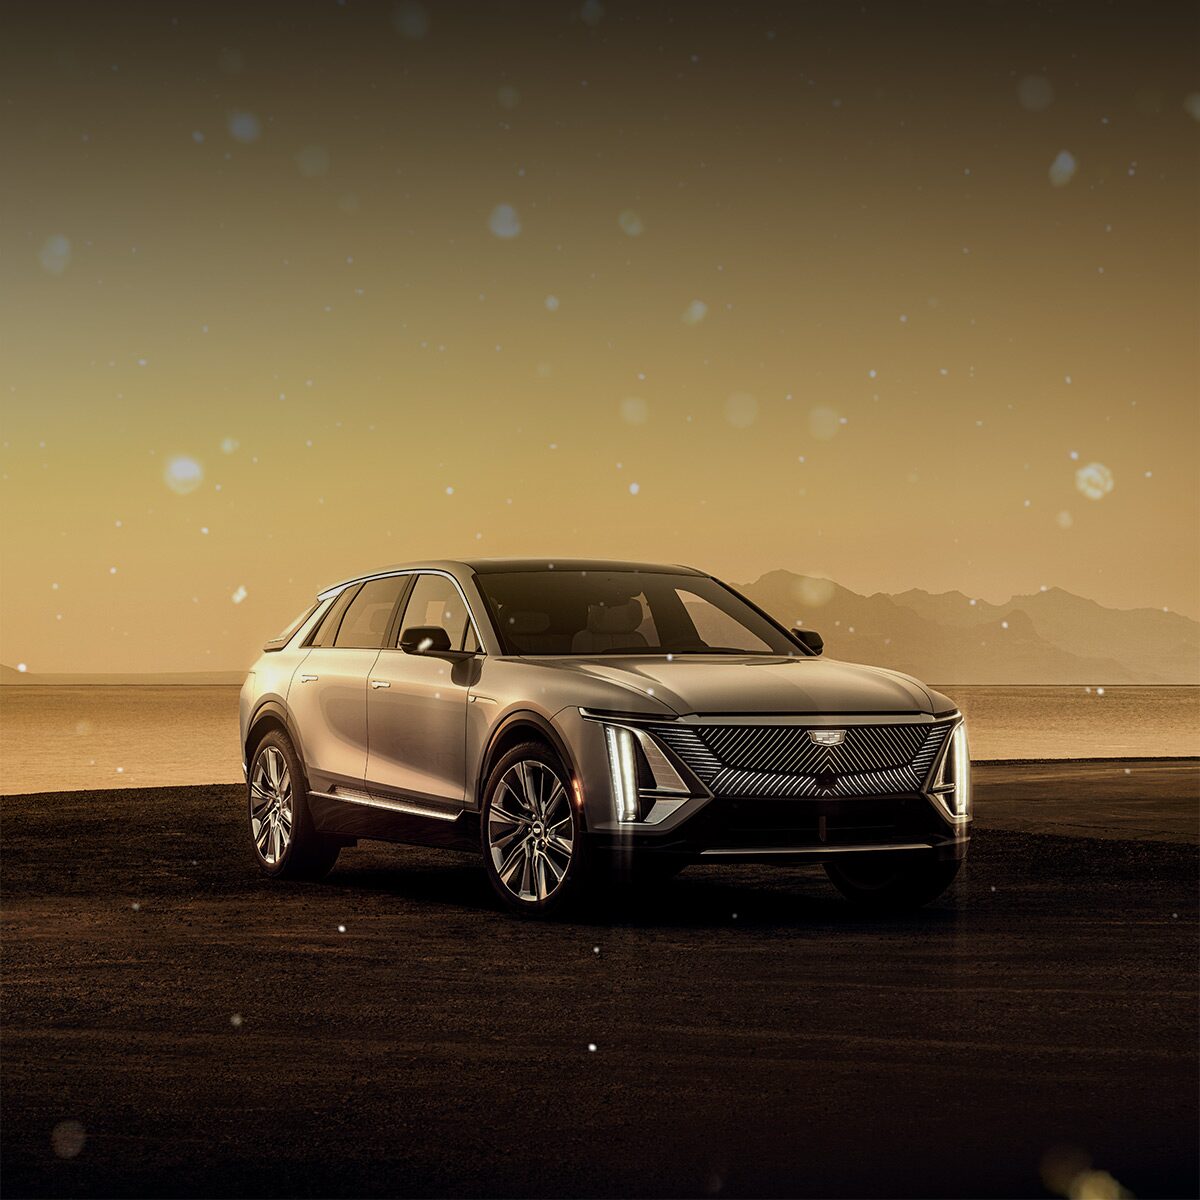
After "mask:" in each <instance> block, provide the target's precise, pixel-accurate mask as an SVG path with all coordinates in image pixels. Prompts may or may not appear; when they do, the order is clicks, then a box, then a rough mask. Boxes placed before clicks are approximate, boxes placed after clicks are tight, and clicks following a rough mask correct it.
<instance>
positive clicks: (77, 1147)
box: [50, 1121, 87, 1158]
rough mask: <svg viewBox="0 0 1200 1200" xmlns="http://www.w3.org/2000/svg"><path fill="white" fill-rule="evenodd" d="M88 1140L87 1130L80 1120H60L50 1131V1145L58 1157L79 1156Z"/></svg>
mask: <svg viewBox="0 0 1200 1200" xmlns="http://www.w3.org/2000/svg"><path fill="white" fill-rule="evenodd" d="M86 1141H87V1130H86V1129H84V1127H83V1126H82V1125H81V1124H80V1123H79V1122H78V1121H59V1123H58V1124H57V1125H55V1127H54V1129H53V1130H52V1131H51V1133H50V1145H51V1146H52V1147H53V1148H54V1153H55V1155H56V1156H57V1157H58V1158H78V1157H79V1155H80V1153H81V1152H82V1150H83V1147H84V1143H85V1142H86Z"/></svg>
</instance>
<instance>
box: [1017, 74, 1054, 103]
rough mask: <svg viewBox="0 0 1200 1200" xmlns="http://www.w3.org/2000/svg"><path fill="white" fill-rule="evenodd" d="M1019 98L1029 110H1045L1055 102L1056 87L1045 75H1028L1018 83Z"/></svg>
mask: <svg viewBox="0 0 1200 1200" xmlns="http://www.w3.org/2000/svg"><path fill="white" fill-rule="evenodd" d="M1017 99H1018V100H1019V101H1020V102H1021V107H1022V108H1024V109H1027V110H1028V111H1029V112H1044V111H1045V110H1046V109H1048V108H1049V107H1050V105H1052V104H1053V103H1054V88H1053V86H1052V85H1051V83H1050V80H1048V79H1047V78H1046V77H1045V75H1026V76H1025V78H1024V79H1022V80H1021V82H1020V83H1018V84H1017Z"/></svg>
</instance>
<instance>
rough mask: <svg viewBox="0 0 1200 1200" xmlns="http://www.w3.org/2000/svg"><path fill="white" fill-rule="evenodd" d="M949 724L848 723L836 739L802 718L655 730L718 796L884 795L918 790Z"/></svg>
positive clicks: (947, 731)
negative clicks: (824, 738) (828, 741)
mask: <svg viewBox="0 0 1200 1200" xmlns="http://www.w3.org/2000/svg"><path fill="white" fill-rule="evenodd" d="M822 728H827V727H822ZM950 729H951V723H950V722H943V723H942V724H939V725H848V726H847V727H846V737H845V740H844V741H843V742H842V744H841V745H840V746H818V745H815V744H814V743H813V741H812V739H811V738H810V737H809V736H808V728H807V727H805V726H799V725H698V726H697V725H693V726H677V725H659V726H655V728H654V735H655V736H656V737H658V738H660V739H661V740H662V741H663V742H664V743H665V744H666V745H667V746H669V747H670V748H671V749H672V750H673V751H674V752H675V753H676V754H677V755H678V756H679V757H680V758H681V759H682V760H683V761H684V762H685V763H686V764H687V765H688V766H689V767H690V768H691V769H692V770H693V771H694V772H695V773H696V775H697V776H698V777H699V779H700V781H701V782H702V783H703V784H704V785H705V786H706V787H708V788H709V789H710V790H711V791H712V792H714V793H715V794H716V795H718V796H801V797H803V796H886V795H897V794H903V793H906V792H917V791H920V790H921V788H922V787H923V786H924V784H925V780H926V777H927V776H928V774H929V769H930V767H932V766H933V763H934V760H935V758H936V757H937V754H938V751H939V750H941V748H942V746H943V745H944V744H945V741H946V738H947V737H948V736H949V733H950Z"/></svg>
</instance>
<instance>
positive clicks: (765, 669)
mask: <svg viewBox="0 0 1200 1200" xmlns="http://www.w3.org/2000/svg"><path fill="white" fill-rule="evenodd" d="M539 566H540V568H541V569H545V567H546V564H545V563H544V562H542V563H537V562H533V561H529V562H525V561H523V562H516V561H507V562H505V561H501V560H491V561H477V562H473V563H465V562H457V561H430V562H422V563H409V564H403V565H400V566H395V567H390V568H385V569H382V570H380V571H376V572H372V573H371V575H370V576H363V577H359V578H375V577H378V576H382V575H393V574H404V575H411V574H415V573H420V572H426V571H429V572H436V573H438V574H440V575H443V576H448V577H449V578H450V579H452V580H453V581H454V582H455V583H456V584H457V587H458V588H459V589H460V590H461V593H462V596H463V598H464V599H465V601H466V604H467V607H468V609H469V611H470V613H471V616H472V619H473V621H474V625H475V629H476V633H477V636H478V640H479V644H480V647H481V651H480V652H479V653H478V654H476V655H473V656H464V655H457V656H453V655H449V656H440V655H437V654H429V655H419V654H409V653H406V652H404V651H401V650H398V649H383V650H377V651H376V650H369V651H364V650H344V649H321V648H313V649H309V648H306V647H305V645H304V643H305V642H306V640H307V639H308V638H309V636H310V635H311V634H312V632H313V630H314V629H315V628H316V627H317V626H318V623H319V621H320V620H321V617H322V615H323V614H324V613H325V612H326V611H327V610H328V608H329V605H330V604H332V603H333V602H334V601H335V600H336V597H337V596H338V595H339V594H340V593H341V591H342V590H343V589H344V588H345V587H347V586H350V585H352V584H353V583H355V582H357V580H347V581H345V582H344V583H342V584H338V585H336V586H335V587H333V588H330V589H328V590H327V591H326V592H323V593H322V594H321V596H322V600H323V603H322V605H321V607H320V608H319V609H318V610H317V611H316V612H315V613H314V614H313V615H312V616H311V617H310V618H309V620H308V621H307V622H305V623H304V625H303V626H302V627H301V628H300V629H299V630H298V631H297V632H296V634H295V635H294V636H293V637H292V638H291V639H290V640H289V642H288V643H287V645H286V646H285V647H284V648H283V649H281V650H272V651H270V652H264V653H263V654H262V655H261V656H260V658H259V659H258V661H257V662H256V663H255V665H254V668H253V669H252V671H251V673H250V675H249V676H248V678H247V680H246V683H245V686H244V687H243V689H242V695H241V703H240V715H241V741H242V747H243V755H244V761H245V757H246V754H247V752H248V751H249V750H250V749H252V747H253V745H254V743H255V741H256V739H257V737H258V736H260V734H261V730H262V729H263V728H264V727H265V726H264V722H268V723H269V722H271V721H275V722H279V723H282V724H284V725H285V726H286V728H287V729H288V731H289V733H290V734H291V736H292V740H293V742H294V743H295V744H296V746H297V749H298V751H299V753H300V755H301V758H302V760H303V762H304V764H305V768H306V770H307V773H308V776H309V780H308V782H309V787H310V789H311V791H312V793H314V799H313V801H312V808H313V813H314V819H315V820H316V822H317V826H318V828H320V829H322V830H323V831H326V832H333V833H338V834H342V835H344V836H347V837H382V838H388V839H392V840H404V841H414V842H431V843H433V844H439V845H443V844H445V845H458V846H460V847H461V848H468V847H470V846H472V845H474V846H477V845H478V837H479V834H478V818H477V817H476V818H475V823H474V826H473V827H472V826H471V824H470V817H471V816H472V814H477V813H478V811H479V808H480V805H481V802H482V795H483V787H484V784H485V782H486V779H487V773H488V770H489V769H490V766H491V764H492V762H493V761H495V758H496V752H497V748H498V747H500V746H502V745H505V744H508V740H509V739H510V738H512V737H513V736H529V735H534V736H538V737H541V738H542V739H543V740H545V741H548V742H549V743H550V744H551V745H552V746H553V747H554V748H555V750H556V751H557V752H558V754H559V756H560V758H561V759H562V761H563V765H564V767H565V768H566V771H567V772H568V773H569V775H570V777H571V780H572V782H573V785H575V786H576V790H577V796H578V798H579V800H580V801H581V803H582V805H583V809H584V814H585V822H586V827H587V829H588V831H589V832H590V833H593V834H597V835H602V836H606V837H610V838H614V839H618V840H619V841H620V842H622V843H624V844H630V845H642V846H646V847H650V846H652V845H653V844H654V843H655V842H660V843H661V842H665V841H669V840H670V839H671V837H672V835H674V834H675V833H676V832H677V831H678V830H680V829H681V828H686V826H687V823H688V822H689V821H690V820H691V818H693V817H694V816H695V815H696V814H697V813H698V812H699V811H700V810H702V809H703V808H704V807H705V806H706V805H707V804H709V803H710V801H711V800H712V799H713V798H712V797H711V796H709V795H707V794H704V793H703V790H702V789H700V788H694V789H693V792H694V794H692V795H691V796H689V797H688V798H686V799H685V800H684V802H683V803H682V804H680V805H679V806H678V807H677V808H675V810H674V811H673V812H672V813H670V815H668V816H667V817H665V818H664V819H663V820H661V821H660V822H658V823H656V824H654V825H652V826H651V825H641V824H628V823H622V822H619V821H617V819H616V814H615V809H614V797H613V788H612V784H611V782H610V774H609V769H608V759H607V753H606V749H605V743H604V736H603V727H602V725H601V724H600V722H599V721H597V720H594V719H589V717H588V716H587V715H585V714H587V713H599V714H619V718H616V717H614V718H613V719H620V720H625V721H632V722H635V723H642V722H650V723H653V722H655V721H664V720H665V721H672V722H677V721H683V722H702V723H703V722H712V721H715V720H719V721H720V722H721V723H722V724H726V725H728V724H730V723H737V722H749V723H754V724H764V723H790V724H796V725H802V726H806V727H815V726H821V725H828V726H831V727H845V726H847V725H849V724H852V723H856V722H862V723H870V722H881V723H888V724H896V723H907V722H915V723H922V724H928V723H931V722H933V721H935V720H944V719H946V718H949V717H954V716H956V715H957V714H956V710H955V707H954V704H953V703H952V701H950V700H949V699H948V698H947V697H945V696H943V695H941V694H940V693H938V692H935V691H932V690H931V689H929V688H927V687H925V686H923V685H922V684H920V683H919V682H917V681H916V680H914V679H911V678H909V677H908V676H905V675H901V674H899V673H897V672H893V671H886V670H882V669H880V668H876V667H869V666H861V665H857V664H851V663H844V662H836V661H832V660H830V659H827V658H819V657H810V656H808V655H807V654H806V653H805V652H804V651H803V650H802V649H800V648H799V647H798V648H797V656H796V657H791V658H789V657H755V656H749V655H748V656H745V657H741V656H728V655H712V656H705V655H688V656H686V657H676V658H675V659H674V660H670V659H669V656H666V655H662V654H660V655H654V654H647V655H640V654H638V655H630V654H619V655H604V654H597V655H594V656H588V657H580V656H561V657H520V656H516V655H508V654H505V653H504V652H503V648H502V646H501V643H500V641H499V639H498V637H497V634H496V631H495V630H494V628H493V627H492V623H491V618H490V616H489V611H488V607H487V604H486V603H485V601H484V598H483V596H482V594H481V592H480V589H479V586H478V582H477V573H478V572H484V571H488V570H497V569H502V568H504V569H513V570H521V569H536V568H538V567H539ZM555 566H556V568H557V569H560V570H570V569H594V570H602V569H609V570H612V569H623V568H625V569H627V568H630V567H636V568H637V569H639V570H645V571H657V572H678V573H680V574H690V575H696V574H699V572H695V571H692V570H690V569H689V568H675V567H662V566H657V565H650V564H625V563H598V562H593V561H587V562H569V561H566V562H564V561H559V562H556V564H555ZM395 620H396V619H395V618H393V621H394V623H395ZM397 632H398V630H397V629H392V630H391V631H390V640H389V642H388V644H389V645H394V644H395V641H396V635H397ZM338 656H342V657H341V659H340V661H337V662H335V661H334V660H335V659H337V658H338ZM311 675H316V676H317V677H318V678H317V679H315V680H312V679H309V680H305V679H304V677H305V676H311ZM373 680H374V681H375V682H376V683H377V684H386V685H387V686H377V687H373V686H372V681H373ZM339 790H340V791H342V792H343V793H344V795H345V796H348V795H349V793H350V792H351V791H354V790H356V791H357V792H358V794H359V800H361V798H362V797H373V798H376V799H378V800H379V801H381V802H386V801H388V800H390V801H392V802H393V803H398V804H407V805H410V806H411V807H412V808H413V809H414V811H410V812H400V811H397V810H396V809H395V808H392V809H387V808H382V807H370V806H367V805H365V804H364V803H361V802H359V801H358V800H356V801H350V800H348V799H345V798H343V799H337V798H335V794H336V793H337V792H338V791H339ZM925 798H926V799H927V800H928V803H929V804H930V806H931V808H932V809H933V810H934V811H938V810H937V805H935V804H934V801H933V799H932V797H931V796H926V797H925ZM455 815H461V816H462V817H463V818H466V819H467V820H466V823H465V824H464V822H463V821H462V820H459V821H447V820H446V819H445V818H446V817H454V816H455ZM944 824H945V828H944V829H941V830H940V831H939V837H938V840H937V845H938V846H939V847H940V849H941V850H942V851H944V852H946V853H952V854H954V855H955V856H961V852H962V849H961V848H962V847H963V846H965V843H966V841H967V838H968V833H969V822H966V823H954V822H949V821H947V822H945V823H944ZM447 826H451V828H447Z"/></svg>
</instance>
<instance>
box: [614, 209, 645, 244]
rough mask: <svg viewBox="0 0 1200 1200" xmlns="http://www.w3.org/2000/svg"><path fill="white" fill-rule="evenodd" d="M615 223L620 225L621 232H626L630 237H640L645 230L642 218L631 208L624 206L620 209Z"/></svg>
mask: <svg viewBox="0 0 1200 1200" xmlns="http://www.w3.org/2000/svg"><path fill="white" fill-rule="evenodd" d="M617 224H618V225H619V226H620V227H621V232H622V233H626V234H628V235H629V236H630V237H641V235H642V234H643V233H645V232H646V226H645V224H644V223H643V221H642V218H641V217H640V216H639V215H638V214H637V213H635V212H634V211H633V209H632V208H626V209H623V210H622V211H621V213H620V215H619V216H618V217H617Z"/></svg>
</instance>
